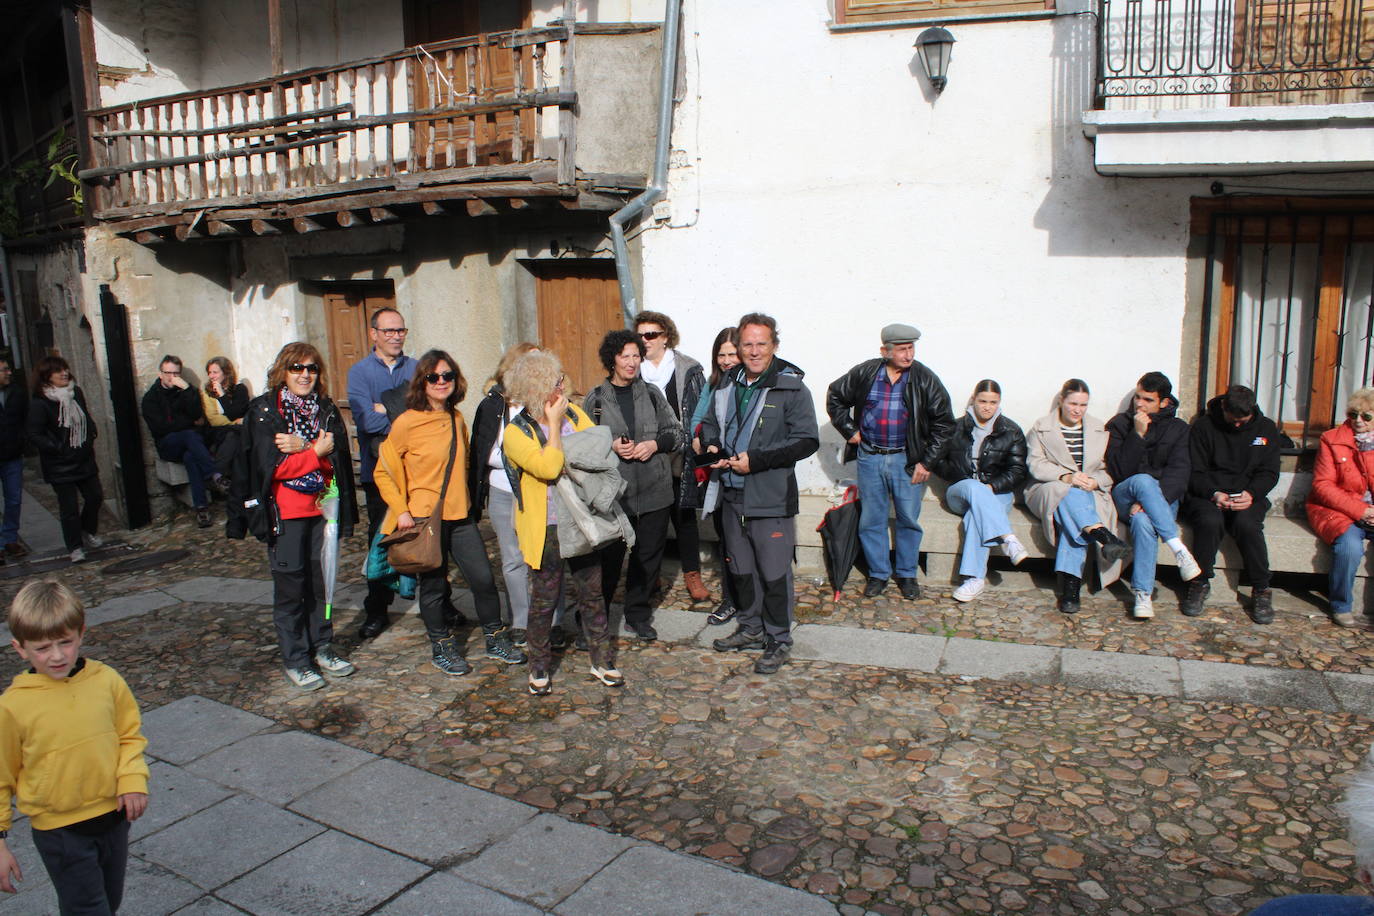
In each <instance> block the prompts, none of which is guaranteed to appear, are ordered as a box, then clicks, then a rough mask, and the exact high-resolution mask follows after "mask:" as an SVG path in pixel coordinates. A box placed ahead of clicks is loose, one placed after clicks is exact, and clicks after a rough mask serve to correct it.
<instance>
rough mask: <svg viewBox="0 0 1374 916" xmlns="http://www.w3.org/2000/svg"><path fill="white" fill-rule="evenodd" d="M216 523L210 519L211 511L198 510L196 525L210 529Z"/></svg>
mask: <svg viewBox="0 0 1374 916" xmlns="http://www.w3.org/2000/svg"><path fill="white" fill-rule="evenodd" d="M213 524H214V522H213V521H212V520H211V519H210V510H209V509H197V510H196V525H197V526H199V527H201V528H209V527H210V526H211V525H213Z"/></svg>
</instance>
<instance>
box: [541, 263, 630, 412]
mask: <svg viewBox="0 0 1374 916" xmlns="http://www.w3.org/2000/svg"><path fill="white" fill-rule="evenodd" d="M534 271H535V275H536V276H537V277H538V286H537V293H536V299H537V304H538V309H539V346H540V347H541V348H544V349H548V350H552V351H553V352H554V353H557V354H558V358H559V359H560V360H562V361H563V369H564V371H565V372H566V373H567V375H568V388H567V390H568V391H569V396H570V397H571V393H572V392H573V391H575V392H576V393H577V394H578V395H579V399H580V396H581V395H584V394H586V393H587V391H589V390H590V389H592V388H594V387H596V386H597V385H598V384H600V383H601V380H602V379H604V378H605V377H606V370H605V369H603V368H602V367H601V359H600V357H599V356H598V355H597V349H598V348H599V347H600V346H601V338H602V337H605V336H606V332H607V331H611V330H616V329H619V328H624V327H625V318H624V316H623V315H622V313H621V310H620V287H619V286H618V285H617V284H616V278H615V262H613V261H610V260H583V261H542V262H539V263H537V264H536V265H535V267H534Z"/></svg>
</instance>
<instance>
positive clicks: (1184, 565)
mask: <svg viewBox="0 0 1374 916" xmlns="http://www.w3.org/2000/svg"><path fill="white" fill-rule="evenodd" d="M1174 559H1175V560H1176V561H1178V574H1179V575H1180V576H1181V577H1183V581H1184V582H1191V581H1192V580H1194V579H1196V578H1197V577H1198V576H1200V575H1202V567H1201V566H1198V565H1197V560H1194V559H1193V555H1192V554H1191V553H1189V551H1188V548H1187V547H1184V548H1183V549H1182V550H1175V551H1174Z"/></svg>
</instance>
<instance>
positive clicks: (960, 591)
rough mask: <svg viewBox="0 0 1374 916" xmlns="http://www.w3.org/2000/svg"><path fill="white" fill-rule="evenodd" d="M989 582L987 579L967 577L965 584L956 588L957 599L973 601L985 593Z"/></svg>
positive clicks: (955, 597)
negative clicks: (984, 590)
mask: <svg viewBox="0 0 1374 916" xmlns="http://www.w3.org/2000/svg"><path fill="white" fill-rule="evenodd" d="M987 584H988V580H986V579H965V580H964V584H963V585H961V586H959V587H958V588H956V589H955V590H954V600H955V601H972V600H973V599H974V598H977V597H978V596H979V595H981V594H982V593H983V588H984V587H985V586H986V585H987Z"/></svg>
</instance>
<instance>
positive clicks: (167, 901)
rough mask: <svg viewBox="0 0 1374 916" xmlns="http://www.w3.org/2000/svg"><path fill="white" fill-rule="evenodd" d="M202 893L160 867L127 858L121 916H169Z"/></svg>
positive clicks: (189, 883)
mask: <svg viewBox="0 0 1374 916" xmlns="http://www.w3.org/2000/svg"><path fill="white" fill-rule="evenodd" d="M203 893H204V892H203V891H202V890H201V889H200V888H198V887H196V886H195V885H194V884H192V883H191V882H189V881H186V880H184V879H182V878H179V877H178V876H176V875H174V874H173V873H172V872H170V871H168V870H167V869H165V868H163V867H162V866H160V865H155V864H153V863H151V862H144V861H143V860H142V859H136V858H132V857H130V859H129V869H128V871H127V872H126V873H125V875H124V904H123V905H122V906H121V907H120V908H119V912H120V914H121V916H169V914H171V913H175V912H176V911H177V910H179V909H181V908H182V907H184V906H186V904H188V903H191V902H192V901H193V900H196V899H197V898H199V897H200V896H201V895H202V894H203Z"/></svg>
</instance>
